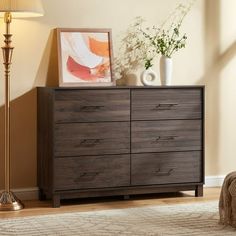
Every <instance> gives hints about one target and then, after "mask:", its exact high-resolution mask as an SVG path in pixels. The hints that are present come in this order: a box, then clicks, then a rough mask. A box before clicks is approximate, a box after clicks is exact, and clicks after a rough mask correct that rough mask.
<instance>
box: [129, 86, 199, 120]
mask: <svg viewBox="0 0 236 236" xmlns="http://www.w3.org/2000/svg"><path fill="white" fill-rule="evenodd" d="M131 97H132V102H131V103H132V119H133V120H162V119H167V120H169V119H201V118H202V91H201V89H199V88H194V89H171V88H170V89H168V88H166V89H164V90H163V89H152V90H150V91H148V92H147V90H146V89H134V90H132V96H131Z"/></svg>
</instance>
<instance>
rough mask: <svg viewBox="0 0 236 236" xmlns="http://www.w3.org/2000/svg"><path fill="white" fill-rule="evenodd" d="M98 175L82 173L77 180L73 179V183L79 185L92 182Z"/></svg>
mask: <svg viewBox="0 0 236 236" xmlns="http://www.w3.org/2000/svg"><path fill="white" fill-rule="evenodd" d="M98 175H99V172H84V173H81V174H80V175H79V176H78V177H77V178H75V179H74V182H75V183H79V182H81V181H92V180H94V178H96V176H98Z"/></svg>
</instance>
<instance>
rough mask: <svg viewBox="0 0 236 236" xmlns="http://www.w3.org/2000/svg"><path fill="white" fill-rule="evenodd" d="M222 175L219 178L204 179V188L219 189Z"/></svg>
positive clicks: (222, 180) (209, 177) (221, 183)
mask: <svg viewBox="0 0 236 236" xmlns="http://www.w3.org/2000/svg"><path fill="white" fill-rule="evenodd" d="M224 178H225V176H224V175H221V176H206V177H205V185H204V187H208V188H211V187H221V186H222V185H223V182H224Z"/></svg>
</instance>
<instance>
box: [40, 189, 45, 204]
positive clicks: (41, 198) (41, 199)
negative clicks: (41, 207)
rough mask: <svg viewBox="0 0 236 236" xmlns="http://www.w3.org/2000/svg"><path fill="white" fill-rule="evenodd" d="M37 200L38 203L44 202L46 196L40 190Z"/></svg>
mask: <svg viewBox="0 0 236 236" xmlns="http://www.w3.org/2000/svg"><path fill="white" fill-rule="evenodd" d="M39 200H40V201H44V200H46V195H45V194H44V192H43V190H42V189H39Z"/></svg>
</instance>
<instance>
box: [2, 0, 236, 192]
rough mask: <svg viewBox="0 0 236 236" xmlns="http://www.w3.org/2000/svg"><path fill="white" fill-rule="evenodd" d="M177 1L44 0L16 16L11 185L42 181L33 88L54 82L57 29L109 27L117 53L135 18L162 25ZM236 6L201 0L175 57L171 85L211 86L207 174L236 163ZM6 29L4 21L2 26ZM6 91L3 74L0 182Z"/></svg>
mask: <svg viewBox="0 0 236 236" xmlns="http://www.w3.org/2000/svg"><path fill="white" fill-rule="evenodd" d="M178 2H179V1H177V0H145V1H143V0H119V1H117V0H86V1H84V0H69V1H65V0H43V3H44V8H45V16H44V17H43V18H38V19H31V20H14V21H13V23H12V33H13V35H14V36H13V44H14V46H15V50H14V57H13V65H12V71H11V72H12V77H11V82H12V86H11V91H12V100H13V101H12V107H11V109H12V118H11V121H12V136H11V139H12V140H11V141H12V147H11V150H12V175H13V178H12V186H13V187H14V188H21V187H22V188H26V187H35V186H36V185H37V183H36V168H37V166H36V90H35V87H36V86H45V85H56V83H57V81H56V80H57V72H56V71H55V69H56V61H55V58H56V56H55V49H56V44H55V40H54V39H53V34H52V29H54V28H57V27H73V28H76V27H78V28H83V27H86V28H99V27H100V28H112V30H113V47H114V52H115V55H117V52H118V50H117V49H118V46H119V35H120V33H121V32H122V31H124V30H125V29H126V27H127V26H128V24H129V23H130V22H131V21H132V19H133V18H134V17H136V16H143V17H144V18H146V19H147V21H148V22H149V23H150V24H158V23H160V22H161V21H162V20H163V19H164V18H165V17H166V15H168V14H169V12H170V10H171V9H173V8H174V7H175V6H176V4H177V3H178ZM233 9H236V2H235V0H224V1H223V0H221V1H220V0H197V3H196V5H195V6H194V8H193V9H192V11H191V12H190V14H189V15H188V16H187V18H186V19H185V22H184V26H183V30H184V31H185V32H186V33H187V34H188V45H187V48H186V49H185V50H183V51H181V52H179V53H178V54H176V55H175V56H174V58H173V60H174V81H173V84H176V85H183V84H184V85H194V84H205V85H206V175H223V174H226V173H227V172H229V171H231V170H233V169H235V167H236V165H235V164H236V161H235V160H236V159H235V157H234V154H235V153H236V141H235V139H234V134H235V133H236V125H235V120H236V109H235V107H236V96H235V92H234V87H236V76H235V74H236V69H235V64H236V58H235V57H234V55H235V53H236V44H235V38H236V24H234V22H236V19H235V18H236V15H235V13H234V10H233ZM3 31H4V25H3V23H2V20H1V23H0V33H1V34H2V33H3ZM1 58H2V57H0V59H1ZM1 62H2V61H1ZM156 70H158V67H157V66H156ZM0 73H1V74H3V69H0ZM1 77H3V76H1ZM3 92H4V84H3V80H2V79H1V80H0V95H1V96H0V106H1V108H0V156H1V158H0V189H2V188H3V181H4V178H3V176H4V175H3V174H4V173H3V164H4V163H3V127H4V126H3V108H2V105H3Z"/></svg>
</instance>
